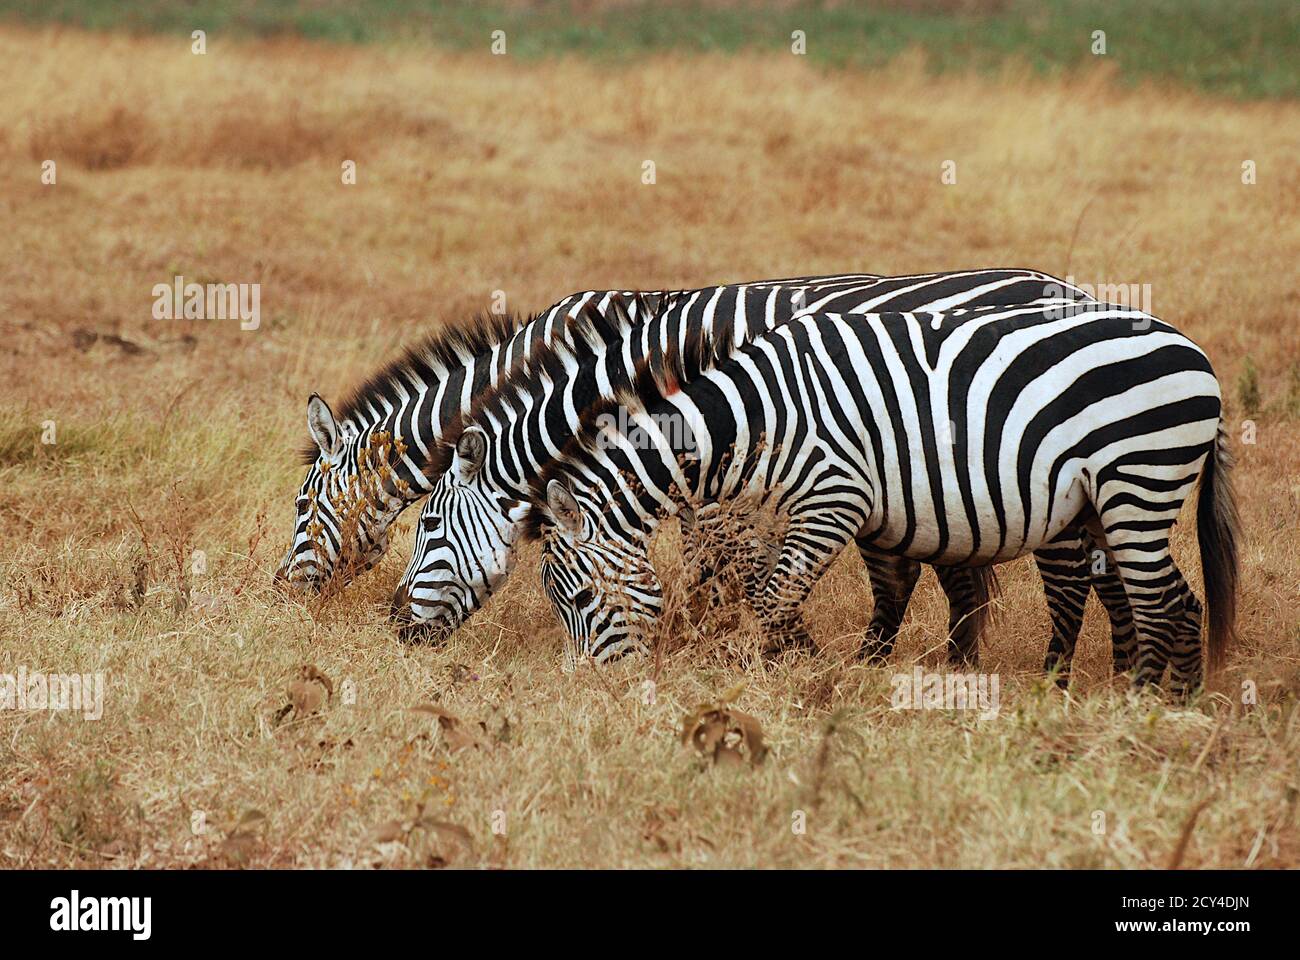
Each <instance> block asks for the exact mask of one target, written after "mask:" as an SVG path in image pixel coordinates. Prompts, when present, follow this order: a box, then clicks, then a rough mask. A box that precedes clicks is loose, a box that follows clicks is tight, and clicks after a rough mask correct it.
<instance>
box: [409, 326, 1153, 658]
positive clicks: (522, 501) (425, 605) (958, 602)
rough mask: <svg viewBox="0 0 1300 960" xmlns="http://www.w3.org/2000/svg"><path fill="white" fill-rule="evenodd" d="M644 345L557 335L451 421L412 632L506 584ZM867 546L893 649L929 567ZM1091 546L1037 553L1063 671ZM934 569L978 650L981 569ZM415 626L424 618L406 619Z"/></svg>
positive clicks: (959, 630)
mask: <svg viewBox="0 0 1300 960" xmlns="http://www.w3.org/2000/svg"><path fill="white" fill-rule="evenodd" d="M688 305H689V304H688V303H687V302H679V303H677V304H674V305H671V306H668V307H666V308H665V309H664V310H663V311H661V313H660V315H659V316H657V317H655V318H654V319H653V320H652V321H650V322H649V323H647V324H645V325H643V326H641V327H638V328H637V333H636V338H637V339H639V340H641V341H642V342H643V343H645V342H648V343H657V344H660V345H661V346H662V345H663V344H670V345H671V344H674V343H676V342H678V341H677V339H676V338H675V337H674V336H672V335H671V334H670V332H669V331H680V330H682V329H684V328H685V327H686V326H687V325H686V324H684V323H682V321H681V319H680V316H679V315H680V314H681V313H682V312H683V310H684V309H685V308H686V307H687V306H688ZM585 319H586V320H587V322H588V323H590V324H592V325H594V326H596V327H599V326H601V325H602V324H604V323H606V321H605V319H604V318H602V317H600V316H599V315H595V314H591V315H587V316H586V318H585ZM576 323H577V322H576V321H575V325H576ZM699 329H700V331H701V332H702V333H703V334H704V335H708V336H711V337H716V338H717V339H718V341H719V342H721V343H726V344H730V343H733V342H736V340H737V339H738V338H736V337H734V336H733V335H732V331H731V330H727V329H722V330H719V329H718V328H717V325H716V324H715V325H714V326H713V327H707V326H706V327H702V328H699ZM574 339H575V342H577V343H579V344H581V343H584V342H589V343H596V344H605V343H608V342H609V335H608V333H605V332H593V333H591V334H590V335H588V336H579V337H575V338H574ZM667 349H671V347H669V348H667ZM635 352H636V351H634V350H632V349H625V350H624V351H623V354H622V355H621V356H620V355H619V354H618V353H617V352H616V351H609V350H605V349H591V350H582V349H580V348H576V349H561V348H559V347H557V348H556V349H555V350H553V351H550V352H549V353H543V354H541V355H539V356H537V357H535V358H534V361H533V363H532V364H531V365H530V366H529V368H527V369H524V370H521V371H519V372H518V373H516V374H515V375H512V376H511V377H510V378H508V379H507V380H505V381H503V382H502V384H501V385H500V386H499V387H498V388H497V389H495V390H489V391H487V392H486V393H485V394H484V395H483V396H482V397H480V398H479V402H478V404H477V405H476V408H475V409H474V410H473V411H472V412H471V415H470V416H469V417H468V418H467V419H466V424H467V425H466V426H464V427H463V428H462V429H461V430H459V432H458V431H457V429H456V428H455V427H452V428H451V429H450V430H449V431H448V441H447V442H448V446H449V447H450V448H451V453H450V455H449V458H448V459H449V460H450V463H451V469H450V470H448V471H447V472H446V473H445V474H444V475H443V477H442V478H441V479H440V480H439V482H438V483H437V484H436V485H435V487H434V490H433V491H432V493H431V494H430V497H429V500H428V502H427V503H426V505H425V508H424V510H423V512H422V514H421V518H420V522H419V524H418V525H417V530H416V544H415V550H414V552H413V554H412V558H411V562H410V564H409V565H408V567H407V570H406V573H405V574H404V575H403V577H402V580H401V581H400V583H399V584H398V587H397V590H396V591H395V594H394V598H393V615H394V617H395V619H397V620H398V621H399V622H400V623H401V624H402V625H403V634H404V635H408V636H409V635H411V634H412V633H431V634H433V635H438V634H442V635H445V634H446V633H449V632H450V631H452V630H454V629H455V628H456V627H458V626H460V624H462V623H463V622H464V621H465V620H466V619H467V618H468V617H469V616H470V615H471V614H472V613H473V612H474V611H475V610H477V609H478V608H479V607H480V606H482V604H483V603H484V602H485V601H486V599H487V597H488V596H490V595H491V594H492V593H493V592H494V591H496V590H497V589H499V588H500V587H501V586H502V585H503V584H504V582H505V580H506V579H507V577H508V576H509V574H510V572H511V570H512V569H513V566H514V560H515V555H516V550H515V546H516V543H517V541H518V540H519V537H520V532H521V529H522V521H523V517H524V514H525V513H526V510H527V503H526V501H527V497H528V490H529V488H530V485H531V483H532V482H533V480H534V479H535V478H536V477H537V476H538V475H539V474H540V472H541V471H542V470H543V469H545V466H546V464H547V463H549V462H550V460H551V459H553V457H554V453H555V451H557V450H559V449H561V448H562V447H563V446H564V445H565V444H566V443H567V442H568V441H569V440H571V439H572V437H573V435H574V433H575V432H576V431H577V430H578V429H579V428H580V417H581V413H580V412H579V411H583V410H585V409H587V408H589V407H591V406H593V405H594V404H597V403H599V402H601V401H607V400H608V398H609V397H611V396H612V395H614V393H616V392H617V391H618V390H619V389H623V388H625V387H626V386H627V385H628V384H630V383H631V382H632V377H633V374H634V371H635V369H636V365H637V363H636V362H634V361H632V360H631V358H630V355H632V354H633V353H635ZM662 355H663V352H662V351H660V352H659V353H655V352H654V351H640V356H641V358H643V359H644V360H646V361H649V362H650V363H651V366H653V365H654V362H655V361H656V360H657V359H658V358H660V357H661V356H662ZM602 371H603V373H604V377H603V380H604V381H606V382H608V383H610V384H611V385H612V386H611V387H610V388H608V389H605V390H603V391H602V390H601V389H599V388H598V386H596V384H597V382H598V381H600V380H601V379H602V377H601V376H600V374H601V372H602ZM680 515H682V513H679V516H680ZM729 516H730V517H731V518H734V514H732V515H729ZM858 546H859V549H860V552H861V554H862V556H863V558H864V560H865V561H866V563H867V567H868V570H869V571H870V574H871V580H872V589H873V594H874V595H875V600H876V603H875V610H874V612H873V616H872V622H871V624H870V625H869V626H868V629H867V649H868V653H869V654H870V655H872V656H873V657H875V658H883V657H884V656H886V655H888V653H889V652H890V646H891V645H892V642H893V639H894V637H895V635H896V634H897V631H898V626H899V623H900V621H901V618H902V615H903V611H904V609H905V607H906V605H907V600H908V597H909V596H910V594H911V591H912V588H913V587H914V585H915V583H916V578H917V575H918V574H919V570H920V567H919V564H918V563H917V562H916V561H914V560H908V559H905V558H902V559H900V558H899V557H897V556H892V555H889V554H884V553H881V552H879V551H878V550H877V549H876V548H875V547H874V545H872V544H871V543H870V542H868V541H867V540H866V539H860V540H859V542H858ZM1089 546H1091V543H1090V541H1089V540H1088V539H1087V534H1086V532H1085V531H1084V530H1083V528H1082V527H1080V526H1078V525H1071V526H1069V527H1067V528H1065V529H1062V530H1061V531H1060V532H1059V533H1058V534H1057V535H1056V537H1055V538H1054V539H1053V540H1052V541H1051V542H1050V543H1048V544H1046V545H1045V546H1044V548H1043V552H1042V554H1041V555H1039V556H1038V557H1037V559H1038V560H1039V564H1040V568H1041V569H1042V572H1043V579H1044V586H1045V588H1046V593H1047V597H1048V602H1049V608H1050V611H1051V615H1052V621H1053V636H1052V642H1051V645H1050V647H1049V654H1048V660H1047V667H1048V669H1049V670H1052V669H1057V670H1058V681H1059V682H1062V683H1064V682H1065V681H1066V679H1067V678H1068V666H1069V662H1070V659H1071V657H1072V655H1073V650H1074V643H1075V640H1076V639H1077V637H1078V633H1079V629H1080V627H1081V624H1082V608H1083V601H1084V600H1086V598H1087V593H1088V590H1089V587H1090V581H1089V557H1088V554H1087V548H1088V547H1089ZM936 572H938V574H939V579H940V583H941V584H942V586H943V587H944V590H945V592H946V593H947V594H948V597H949V602H950V605H951V608H952V615H951V619H950V634H951V640H950V657H951V658H952V659H954V660H963V659H973V656H972V654H973V652H974V642H975V640H976V638H977V637H978V629H979V617H978V613H979V610H980V608H981V603H982V598H983V596H986V594H981V591H980V589H979V584H980V583H982V582H983V580H982V578H975V579H972V578H971V577H970V576H969V575H968V574H967V567H965V566H958V567H946V566H942V565H938V566H936ZM1096 579H1097V580H1098V582H1097V587H1098V593H1099V595H1100V596H1101V597H1102V598H1103V602H1105V603H1106V604H1107V608H1108V612H1109V613H1110V616H1111V620H1112V625H1113V628H1112V632H1113V638H1114V641H1115V642H1114V646H1115V650H1116V657H1115V661H1116V667H1117V669H1121V670H1122V669H1126V668H1127V667H1128V666H1129V660H1130V659H1131V655H1132V650H1133V646H1134V644H1133V639H1132V638H1133V636H1134V633H1133V623H1132V615H1131V612H1130V610H1129V607H1128V602H1127V598H1126V597H1125V595H1124V588H1123V585H1122V584H1121V583H1120V582H1119V580H1118V578H1117V577H1116V576H1115V575H1114V573H1113V571H1111V570H1110V569H1109V568H1108V567H1107V568H1103V569H1102V570H1101V571H1099V572H1098V574H1097V576H1096ZM412 627H419V628H421V629H419V630H418V631H412V630H410V629H408V628H412Z"/></svg>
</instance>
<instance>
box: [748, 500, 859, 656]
mask: <svg viewBox="0 0 1300 960" xmlns="http://www.w3.org/2000/svg"><path fill="white" fill-rule="evenodd" d="M856 519H857V520H858V523H859V524H860V523H861V518H860V517H858V518H856ZM850 539H852V534H851V533H849V532H846V531H844V530H843V529H842V528H841V527H839V526H837V525H833V524H828V523H826V522H825V520H824V519H823V520H822V522H819V523H812V522H804V523H800V522H799V521H798V520H797V519H792V520H791V522H790V525H789V527H788V528H787V529H786V531H785V536H784V537H783V538H782V539H781V547H780V550H779V552H777V554H776V556H775V558H774V560H773V562H772V564H771V567H770V570H768V572H767V577H766V582H765V583H764V584H763V586H762V589H761V591H759V592H758V596H757V602H756V604H755V612H756V613H757V614H758V618H759V620H760V622H761V623H762V624H763V629H764V632H765V633H766V634H767V637H768V640H767V643H766V645H765V646H764V648H763V654H764V655H765V656H774V655H780V654H781V653H784V652H785V651H786V650H789V649H802V650H807V651H809V652H812V651H815V650H816V644H814V643H813V640H812V637H811V636H810V635H809V634H808V630H807V628H806V627H805V626H804V622H803V614H802V612H801V608H802V606H803V603H804V601H805V600H806V599H808V594H810V593H811V592H812V589H813V587H814V586H816V585H817V581H818V580H819V579H821V576H822V574H823V573H825V572H826V568H827V567H829V566H830V565H831V561H833V560H834V559H835V556H836V555H837V554H838V553H839V552H840V550H842V549H843V548H844V546H845V544H847V543H848V542H849V540H850ZM758 566H762V567H765V566H766V563H761V564H758Z"/></svg>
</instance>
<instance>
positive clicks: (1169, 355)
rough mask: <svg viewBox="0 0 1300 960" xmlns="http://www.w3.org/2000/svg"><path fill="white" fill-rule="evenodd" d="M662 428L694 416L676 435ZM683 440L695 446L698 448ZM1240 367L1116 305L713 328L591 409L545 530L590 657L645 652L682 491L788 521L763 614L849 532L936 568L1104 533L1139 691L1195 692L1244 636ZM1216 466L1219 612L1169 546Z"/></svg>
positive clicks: (565, 613)
mask: <svg viewBox="0 0 1300 960" xmlns="http://www.w3.org/2000/svg"><path fill="white" fill-rule="evenodd" d="M664 422H680V423H682V424H685V425H686V427H688V428H689V429H683V430H670V431H665V430H663V429H662V428H661V425H662V424H663V423H664ZM683 438H687V439H689V441H690V442H685V441H684V440H683ZM1231 465H1232V458H1231V456H1230V454H1229V452H1228V449H1227V435H1226V430H1225V427H1224V424H1223V420H1222V402H1221V393H1220V387H1219V383H1218V380H1217V379H1216V377H1215V375H1214V371H1213V368H1212V367H1211V365H1210V362H1209V359H1208V357H1207V356H1206V355H1205V353H1204V352H1203V351H1202V350H1201V348H1200V347H1198V346H1197V345H1196V344H1195V343H1193V342H1192V341H1191V340H1189V339H1187V338H1186V337H1184V336H1183V335H1182V334H1180V333H1179V332H1178V331H1176V330H1175V329H1174V328H1173V327H1171V326H1169V325H1168V324H1166V323H1164V322H1162V321H1160V320H1157V319H1156V318H1154V317H1151V316H1149V315H1147V314H1144V313H1142V312H1140V311H1136V310H1129V309H1126V308H1122V307H1116V306H1113V305H1109V304H1100V303H1087V304H1078V303H1073V304H1069V305H1052V304H1048V305H1033V306H1019V307H977V308H972V309H966V310H956V311H951V312H948V313H946V314H942V313H915V312H913V313H893V314H859V315H847V314H810V315H808V314H806V315H801V316H799V317H796V318H793V319H791V320H790V321H788V322H787V323H785V324H783V325H781V326H778V327H776V328H774V329H773V330H771V331H770V332H767V333H764V334H761V335H760V336H758V337H757V338H755V339H754V340H753V341H752V342H750V343H748V344H744V345H742V346H740V347H729V346H728V345H726V344H725V343H714V344H709V343H708V341H707V338H705V337H697V338H695V339H694V340H693V341H692V342H691V343H690V344H688V345H687V348H686V349H685V350H684V351H682V352H681V353H680V354H676V353H675V354H674V357H672V358H669V359H666V360H665V363H664V364H663V365H662V366H661V367H660V368H659V369H657V370H656V369H654V368H652V367H650V366H648V365H646V366H643V367H642V368H641V369H640V370H639V371H638V373H637V376H636V377H635V378H634V380H633V383H632V384H631V385H630V386H625V387H623V388H621V389H619V390H618V391H616V392H615V394H614V395H613V396H611V397H609V398H607V399H605V400H604V401H603V402H602V403H600V404H597V405H595V406H593V407H592V408H591V409H589V410H588V411H587V412H586V414H585V416H584V420H583V425H582V429H581V430H580V431H579V432H578V434H577V435H575V436H574V437H573V438H572V439H571V440H570V442H569V443H568V444H567V445H566V447H565V449H564V450H563V451H562V452H561V454H560V455H559V456H558V457H555V458H554V459H552V460H551V461H549V462H548V463H547V465H546V466H545V468H544V469H543V470H542V471H540V472H539V473H538V475H537V476H536V477H534V478H533V479H532V482H531V484H530V488H529V490H528V495H527V497H526V499H525V501H524V503H523V505H522V507H521V512H522V516H523V520H522V523H523V527H524V530H525V535H526V536H527V537H529V538H533V539H541V540H542V543H543V550H542V565H541V566H542V571H541V572H542V584H543V589H544V591H545V592H546V594H547V596H548V598H549V599H550V601H551V603H552V605H553V606H554V607H555V610H556V612H557V614H558V615H559V617H560V620H561V622H562V623H563V624H564V626H565V630H566V633H567V634H568V637H569V640H568V651H567V653H568V656H569V658H570V659H573V658H575V657H577V656H579V655H588V656H590V655H594V656H595V657H596V658H597V659H601V658H602V657H606V656H609V655H613V654H615V653H617V652H620V651H622V650H626V649H630V648H636V647H638V646H641V645H642V638H643V637H644V635H645V631H646V629H647V628H648V627H649V626H650V625H651V624H652V623H653V622H654V620H655V618H656V617H657V616H658V614H659V612H660V609H661V606H662V591H661V587H660V584H659V581H658V579H657V578H656V576H655V573H654V570H653V568H652V567H651V565H650V563H649V559H648V555H647V548H648V541H649V538H650V536H651V534H652V533H653V531H654V529H655V527H656V525H657V524H658V523H659V522H660V521H661V520H662V519H663V517H665V516H667V515H671V514H673V513H675V512H676V511H677V510H679V509H680V505H681V504H682V503H683V502H696V501H705V502H727V501H733V500H735V501H739V502H742V503H745V504H748V505H749V508H751V509H761V508H764V507H771V508H773V509H775V510H776V511H778V512H779V515H780V516H781V517H782V518H783V519H784V521H785V528H784V531H783V535H782V538H781V544H780V552H779V556H778V558H777V560H776V562H775V563H774V564H773V565H772V567H771V570H770V571H769V572H768V574H767V576H766V578H765V580H764V582H763V583H762V585H761V597H760V600H759V603H758V604H757V612H758V614H759V617H760V620H761V621H762V623H763V625H764V627H765V629H766V630H767V631H768V632H769V634H771V635H773V636H775V637H779V638H782V639H784V640H785V641H787V642H791V643H796V644H802V643H806V642H807V634H806V631H805V630H804V628H803V625H802V622H801V619H800V612H799V611H800V606H801V604H802V602H803V600H804V599H805V598H806V596H807V595H808V593H809V591H810V590H811V589H812V586H813V584H814V583H815V582H816V580H817V579H818V577H819V576H820V575H821V573H822V572H823V571H824V570H825V569H826V568H827V566H828V565H829V564H830V562H831V561H832V560H833V559H834V557H835V556H836V555H837V554H838V552H839V551H840V550H841V549H842V548H843V547H844V546H845V545H847V543H848V542H849V541H850V540H857V541H859V542H863V541H865V542H866V543H868V544H870V545H871V546H872V547H874V548H876V549H879V550H882V551H884V552H887V553H893V554H896V555H899V556H905V557H908V558H911V559H913V560H920V561H923V562H926V563H940V564H950V565H968V564H989V563H1001V562H1004V561H1007V560H1010V559H1013V558H1015V557H1018V556H1021V555H1023V554H1025V553H1028V552H1031V551H1034V550H1037V549H1039V548H1040V547H1042V546H1043V545H1045V544H1049V543H1051V541H1052V540H1053V538H1054V536H1055V535H1056V534H1057V533H1058V532H1059V531H1060V530H1062V529H1064V528H1066V527H1068V526H1069V525H1071V524H1073V523H1079V522H1082V523H1084V524H1085V525H1086V526H1087V527H1088V529H1089V531H1090V532H1091V534H1092V535H1093V537H1094V538H1095V541H1096V542H1097V543H1098V544H1099V545H1101V546H1102V547H1103V549H1104V550H1105V551H1106V553H1107V557H1108V560H1109V566H1110V567H1111V569H1113V570H1114V571H1115V572H1116V573H1117V575H1118V576H1119V578H1120V580H1121V582H1122V584H1123V587H1124V590H1125V594H1126V596H1127V598H1128V601H1129V604H1130V607H1131V609H1132V613H1133V617H1134V622H1135V626H1136V631H1137V634H1138V643H1137V653H1136V658H1135V664H1134V673H1133V683H1134V684H1135V685H1136V686H1139V687H1140V686H1144V685H1147V684H1151V683H1157V682H1159V681H1160V680H1161V679H1162V677H1163V674H1164V671H1165V669H1166V667H1168V668H1169V671H1170V683H1169V685H1170V688H1171V690H1172V691H1173V692H1174V693H1176V694H1179V695H1187V694H1188V693H1190V691H1191V690H1192V688H1193V687H1194V686H1195V685H1196V683H1197V682H1198V681H1199V679H1200V677H1201V673H1202V666H1203V665H1204V668H1205V672H1206V673H1207V674H1208V673H1209V672H1211V671H1212V670H1214V669H1215V668H1217V666H1218V665H1219V664H1220V663H1221V662H1222V660H1223V658H1224V656H1225V654H1226V652H1227V650H1228V649H1229V648H1230V647H1231V645H1232V643H1233V639H1234V633H1235V626H1234V621H1235V606H1236V586H1237V576H1238V555H1237V554H1238V548H1237V543H1238V538H1239V521H1238V518H1237V512H1236V506H1235V499H1234V495H1233V491H1232V486H1231V479H1230V470H1231ZM1198 477H1199V494H1198V498H1197V511H1196V512H1197V532H1198V540H1199V546H1200V555H1201V566H1202V572H1203V576H1204V581H1205V589H1206V597H1207V606H1208V631H1207V639H1206V643H1205V656H1204V664H1203V657H1202V644H1201V619H1202V606H1201V603H1200V601H1199V600H1198V599H1197V597H1196V595H1195V594H1194V593H1193V592H1192V590H1191V588H1190V587H1189V586H1188V585H1187V582H1186V581H1185V580H1184V579H1183V576H1182V574H1181V573H1180V572H1179V570H1178V568H1177V566H1176V565H1175V564H1174V560H1173V557H1172V555H1171V553H1170V546H1169V532H1170V529H1171V528H1172V526H1173V525H1174V523H1175V521H1176V519H1177V516H1178V513H1179V511H1180V509H1181V507H1182V505H1183V503H1184V501H1185V499H1186V498H1187V496H1188V494H1189V493H1190V492H1191V488H1192V486H1193V485H1194V484H1196V482H1197V480H1198Z"/></svg>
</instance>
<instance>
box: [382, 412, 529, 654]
mask: <svg viewBox="0 0 1300 960" xmlns="http://www.w3.org/2000/svg"><path fill="white" fill-rule="evenodd" d="M487 459H488V438H487V434H486V433H485V432H484V431H483V429H482V428H480V427H477V426H472V427H468V428H466V429H465V431H464V432H463V433H462V434H461V435H460V437H459V439H457V441H456V446H455V452H454V454H453V456H452V461H451V466H450V468H449V469H448V470H447V471H446V472H445V473H443V474H442V476H441V477H440V478H439V480H438V482H437V483H436V484H435V485H434V488H433V491H432V492H431V493H430V494H429V500H428V502H427V503H426V504H425V506H424V510H423V511H422V512H421V514H420V522H419V524H418V525H417V527H416V534H415V550H414V552H413V553H412V555H411V562H410V564H409V565H408V566H407V568H406V573H405V574H403V575H402V579H401V581H400V582H399V583H398V585H397V590H396V592H395V593H394V594H393V606H392V613H393V619H394V620H396V621H397V622H398V623H399V624H400V630H401V633H402V636H403V638H404V639H417V638H426V639H427V638H435V639H436V638H440V637H445V636H446V635H447V634H450V633H451V632H452V631H453V630H455V629H456V628H457V627H459V626H460V625H461V624H463V623H464V622H465V621H466V620H468V619H469V617H470V616H471V615H472V614H473V613H474V611H476V610H478V609H479V607H481V606H483V604H484V603H485V602H486V601H487V598H488V597H490V596H491V595H492V594H493V593H494V592H496V590H498V589H499V588H500V587H501V585H502V584H503V583H504V582H505V580H506V578H507V577H509V576H510V571H511V570H513V569H514V565H515V544H516V542H517V540H518V538H519V531H520V529H521V522H522V520H523V518H524V515H525V513H526V512H527V506H528V505H527V504H526V503H524V502H523V501H521V500H519V499H517V498H514V497H512V496H510V495H509V494H508V493H506V492H503V491H502V489H501V488H500V485H498V484H497V483H495V482H494V480H493V479H492V478H491V476H490V474H491V473H492V471H491V470H490V469H489V470H485V469H484V464H485V463H486V462H487Z"/></svg>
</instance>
